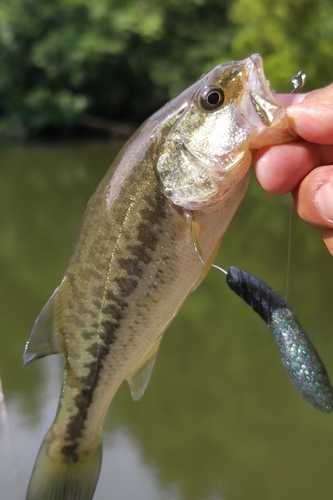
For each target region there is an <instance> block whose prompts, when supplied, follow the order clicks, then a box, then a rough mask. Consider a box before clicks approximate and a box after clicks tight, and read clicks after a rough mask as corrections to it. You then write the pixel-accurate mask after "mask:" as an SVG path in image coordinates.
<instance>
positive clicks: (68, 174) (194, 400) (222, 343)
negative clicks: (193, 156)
mask: <svg viewBox="0 0 333 500" xmlns="http://www.w3.org/2000/svg"><path fill="white" fill-rule="evenodd" d="M116 149H117V146H114V145H112V144H86V145H82V144H77V145H73V146H61V147H60V146H58V147H55V146H48V147H45V146H43V147H29V148H23V147H20V148H12V149H3V150H1V151H0V235H1V238H0V270H1V280H0V311H1V330H0V340H1V350H0V374H1V378H2V383H3V389H4V393H5V398H6V404H7V411H8V419H7V421H4V420H2V421H0V438H1V441H0V499H1V500H5V499H10V500H23V498H24V492H25V491H26V488H27V484H28V481H29V477H30V474H31V470H32V467H33V464H34V460H35V457H36V454H37V451H38V448H39V446H40V443H41V441H42V439H43V436H44V434H45V432H46V431H47V429H48V427H49V426H50V424H51V423H52V419H53V417H54V414H55V410H56V406H57V401H58V396H59V390H60V377H61V370H62V364H61V360H59V359H58V357H56V356H55V357H50V358H48V359H44V360H40V361H37V362H35V363H33V364H31V365H29V366H26V367H22V364H21V358H22V351H23V347H24V343H25V341H26V340H27V338H28V336H29V332H30V330H31V327H32V325H33V322H34V320H35V318H36V317H37V315H38V313H39V311H40V309H41V308H42V306H43V305H44V303H45V302H46V300H47V299H48V297H49V295H50V294H51V293H52V291H53V289H54V288H55V287H56V286H57V284H58V283H59V281H60V280H61V278H62V275H63V273H64V270H65V267H66V263H67V261H68V258H69V256H70V253H71V249H72V246H73V243H74V241H75V235H76V234H77V230H78V227H79V223H80V220H81V218H82V214H83V211H84V207H85V205H86V203H87V201H88V200H89V197H90V196H91V194H92V192H93V191H94V188H95V187H96V185H97V183H98V181H99V180H100V179H101V177H102V176H103V173H104V172H105V171H106V169H107V168H108V165H109V164H110V163H111V161H112V158H113V157H114V154H115V151H116ZM288 200H289V198H282V199H281V198H277V197H273V196H269V195H267V194H265V193H263V192H262V191H261V190H260V188H259V187H258V185H257V184H256V181H255V179H251V183H250V189H249V192H248V195H247V197H246V199H245V200H244V202H243V203H242V205H241V207H240V209H239V211H238V213H237V215H236V217H235V218H234V220H233V222H232V225H231V226H230V228H229V230H228V232H227V235H226V237H225V239H224V241H223V244H222V248H221V251H220V253H219V255H218V258H217V262H218V263H219V264H220V265H222V266H224V267H228V266H229V265H231V264H232V265H238V266H239V267H243V268H245V269H247V270H248V271H250V272H252V273H254V274H256V275H257V276H260V277H261V278H262V279H264V280H265V281H267V282H268V283H269V284H270V285H271V286H273V287H274V288H276V289H277V290H279V291H280V292H281V293H282V294H283V293H284V290H285V284H286V272H285V270H286V267H287V235H288V224H289V219H288V218H289V201H288ZM289 279H290V288H289V292H288V301H289V303H290V304H291V305H292V307H293V309H294V310H295V311H296V313H297V315H298V317H299V319H300V320H301V323H302V324H303V326H304V327H305V329H306V330H307V332H308V333H309V335H310V337H311V339H312V340H313V342H314V344H315V345H316V347H317V349H318V351H319V352H320V354H321V355H322V357H323V359H324V362H325V364H326V366H327V369H328V371H329V372H330V374H331V375H332V376H333V334H332V326H331V325H332V319H333V308H332V289H333V260H332V258H331V257H330V256H328V255H327V253H326V251H325V250H324V248H323V245H322V243H321V241H320V237H319V234H317V231H316V230H315V229H312V228H308V227H307V226H306V225H305V224H304V223H302V222H298V221H297V220H296V217H295V220H294V221H293V223H292V241H291V271H290V278H289ZM224 280H225V278H224V276H223V275H222V274H221V273H219V272H218V271H216V270H212V271H211V272H210V274H209V276H208V277H207V279H206V280H205V281H204V283H203V284H202V285H201V286H200V287H199V289H198V290H197V291H196V292H195V293H194V294H192V295H191V297H189V299H188V300H187V302H186V304H185V306H184V307H183V309H182V311H181V312H180V314H179V315H178V316H177V318H176V319H175V321H174V322H173V324H172V325H171V327H170V328H169V330H168V333H167V335H166V336H165V338H164V340H163V342H162V346H161V348H160V352H159V354H158V358H157V363H156V366H155V368H154V373H153V376H152V379H151V381H150V383H149V386H148V389H147V391H146V393H145V395H144V396H143V398H142V399H141V400H140V401H139V402H137V403H134V402H133V401H132V400H131V398H130V393H129V390H128V388H127V387H126V384H123V386H122V387H121V388H120V390H119V392H118V394H117V395H116V398H115V400H114V402H113V403H112V405H111V408H110V410H109V413H108V415H107V419H106V422H105V426H104V430H105V432H104V439H103V445H104V458H103V466H102V471H101V476H100V480H99V483H98V487H97V490H96V494H95V497H94V499H95V500H107V499H112V500H132V499H133V500H141V499H142V500H199V499H200V500H267V499H270V500H280V499H284V500H295V499H302V500H310V499H311V500H312V499H313V498H327V497H330V496H331V495H332V494H333V486H332V482H331V468H332V464H333V416H332V415H327V414H322V413H320V412H318V411H316V410H314V409H313V408H312V407H310V406H309V405H308V404H307V403H306V402H304V401H303V400H302V398H301V397H300V396H299V395H298V394H297V393H296V391H295V389H294V388H293V387H292V386H291V385H290V383H289V381H288V379H287V377H286V375H285V373H284V371H283V368H282V365H281V362H280V360H279V358H278V355H277V349H276V347H275V345H274V341H273V339H272V337H271V335H270V334H269V332H268V331H267V328H266V327H265V325H264V324H263V323H262V322H261V320H260V319H259V318H258V317H257V316H256V315H255V314H254V313H253V312H252V311H251V310H250V309H249V308H248V307H247V306H246V305H245V304H244V303H243V302H242V301H241V300H240V299H239V298H238V297H236V296H234V295H233V294H232V292H231V291H230V290H229V289H228V288H227V286H226V285H225V282H224ZM1 415H2V417H5V414H4V412H2V413H1V412H0V416H1ZM6 424H9V428H10V435H9V433H8V426H7V425H6ZM11 440H12V444H11ZM13 453H14V457H13V456H12V455H13ZM16 463H17V470H18V477H17V476H16V474H15V468H16ZM18 479H19V480H18Z"/></svg>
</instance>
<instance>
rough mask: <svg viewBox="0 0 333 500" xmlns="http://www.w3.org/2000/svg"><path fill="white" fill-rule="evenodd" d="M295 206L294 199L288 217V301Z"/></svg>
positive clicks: (286, 293) (285, 295)
mask: <svg viewBox="0 0 333 500" xmlns="http://www.w3.org/2000/svg"><path fill="white" fill-rule="evenodd" d="M292 216H293V206H292V201H290V202H289V217H288V245H287V267H286V290H285V294H284V298H285V301H287V297H288V293H289V278H290V267H291V266H290V262H291V226H292Z"/></svg>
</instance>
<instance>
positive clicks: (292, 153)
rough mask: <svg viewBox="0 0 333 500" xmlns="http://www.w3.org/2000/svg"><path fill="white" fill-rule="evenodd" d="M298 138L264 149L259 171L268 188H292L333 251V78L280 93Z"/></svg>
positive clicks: (258, 160)
mask: <svg viewBox="0 0 333 500" xmlns="http://www.w3.org/2000/svg"><path fill="white" fill-rule="evenodd" d="M275 97H276V101H277V102H278V103H279V104H281V105H284V106H288V107H287V115H288V117H289V120H290V124H291V127H292V129H293V130H294V131H295V132H296V134H297V135H298V136H299V137H300V138H301V140H300V141H298V142H292V143H290V144H281V145H277V146H269V147H265V148H262V149H260V150H259V151H258V152H257V154H256V156H255V159H254V164H255V172H256V175H257V178H258V180H259V182H260V184H261V185H262V187H263V188H264V189H265V190H266V191H268V192H269V193H275V194H284V193H287V192H289V191H290V192H292V194H293V196H294V200H295V208H296V211H297V213H298V215H299V216H300V217H301V218H302V219H304V220H305V221H306V222H308V223H309V224H313V225H315V226H318V227H319V228H321V230H322V237H323V240H324V243H325V245H326V247H327V249H328V251H329V252H330V253H331V254H332V255H333V84H331V85H329V86H328V87H325V88H323V89H319V90H314V91H312V92H309V93H308V94H303V95H300V94H281V95H279V94H277V95H276V96H275Z"/></svg>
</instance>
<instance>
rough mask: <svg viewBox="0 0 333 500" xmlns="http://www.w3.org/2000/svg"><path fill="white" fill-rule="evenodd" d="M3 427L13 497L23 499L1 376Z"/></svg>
mask: <svg viewBox="0 0 333 500" xmlns="http://www.w3.org/2000/svg"><path fill="white" fill-rule="evenodd" d="M1 428H2V429H3V438H4V451H5V456H6V457H7V466H8V469H9V473H10V482H11V488H12V491H13V493H14V495H13V497H12V498H13V499H16V500H21V498H23V490H22V487H21V478H20V474H19V470H18V466H17V461H16V456H15V451H14V444H13V439H12V435H11V432H10V427H9V421H8V412H7V407H6V402H5V395H4V392H3V389H2V382H1V376H0V429H1Z"/></svg>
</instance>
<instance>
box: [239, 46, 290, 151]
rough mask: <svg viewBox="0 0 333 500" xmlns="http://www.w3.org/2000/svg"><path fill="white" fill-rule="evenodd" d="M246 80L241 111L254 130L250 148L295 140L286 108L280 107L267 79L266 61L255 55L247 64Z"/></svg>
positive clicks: (245, 63) (248, 59)
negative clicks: (264, 65) (264, 63)
mask: <svg viewBox="0 0 333 500" xmlns="http://www.w3.org/2000/svg"><path fill="white" fill-rule="evenodd" d="M243 63H244V70H245V71H244V72H245V75H246V76H245V80H246V81H244V90H245V92H244V93H243V96H242V99H241V101H240V111H241V114H242V115H243V117H244V118H245V119H246V120H247V121H248V123H249V125H250V127H251V131H252V133H251V140H250V148H251V149H258V148H260V147H263V146H269V145H273V144H281V143H283V142H290V141H292V140H295V138H296V137H297V136H296V134H295V133H294V132H293V131H292V130H291V127H290V124H289V121H288V118H287V115H286V110H285V108H283V107H281V106H279V105H278V104H277V102H276V101H275V98H274V93H273V91H272V89H271V87H270V84H269V81H268V80H267V78H266V77H265V73H264V68H263V60H262V58H261V57H260V55H259V54H252V55H251V56H250V57H249V58H247V59H245V60H244V61H243Z"/></svg>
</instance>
